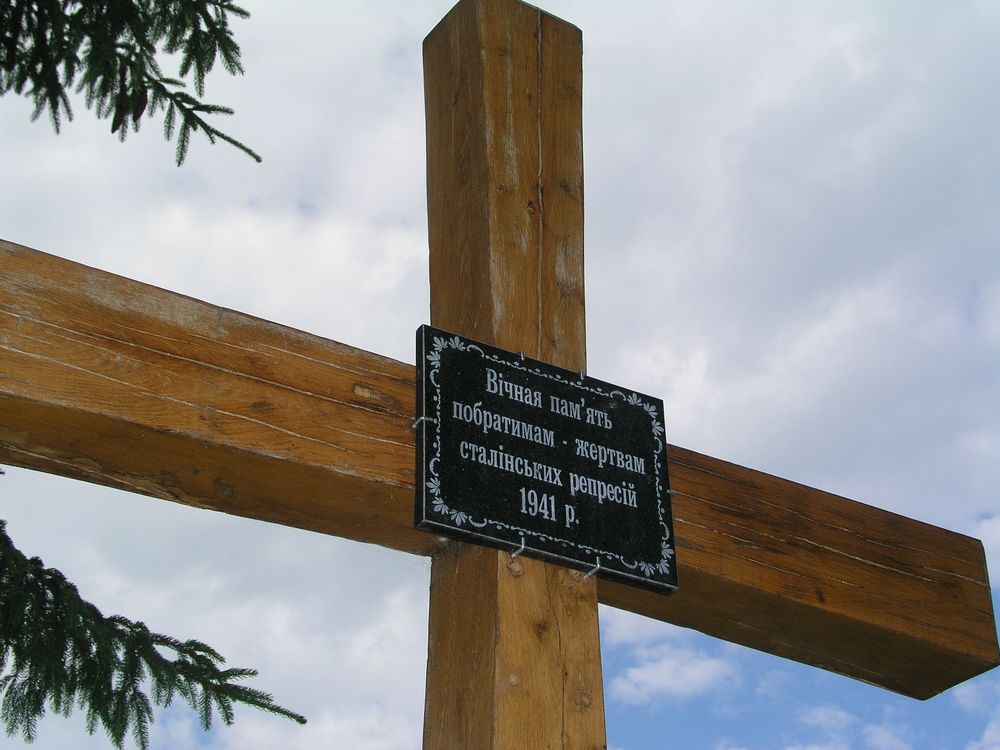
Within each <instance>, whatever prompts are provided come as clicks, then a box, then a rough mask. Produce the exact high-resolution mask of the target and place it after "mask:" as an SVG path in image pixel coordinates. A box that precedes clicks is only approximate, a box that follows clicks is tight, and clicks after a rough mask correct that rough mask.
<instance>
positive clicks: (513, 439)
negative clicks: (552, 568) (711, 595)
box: [416, 325, 677, 590]
mask: <svg viewBox="0 0 1000 750" xmlns="http://www.w3.org/2000/svg"><path fill="white" fill-rule="evenodd" d="M416 428H417V482H416V484H417V491H416V524H417V527H418V528H420V529H425V530H427V531H432V532H434V533H439V534H442V535H444V536H449V537H453V538H456V539H461V540H463V541H467V542H473V543H478V544H485V545H488V546H491V547H497V548H500V549H506V550H509V551H511V552H516V551H518V550H521V551H522V552H523V554H525V555H530V556H532V557H539V558H543V559H548V560H551V561H554V562H557V563H560V564H562V565H566V566H569V567H574V568H578V569H583V570H587V571H595V572H596V574H597V575H599V576H601V577H604V578H610V579H617V580H621V581H624V582H627V583H631V584H634V585H639V586H644V587H649V588H655V589H657V590H664V589H666V590H674V589H676V588H677V568H676V565H675V564H674V554H675V549H674V542H673V521H672V518H671V510H670V483H669V477H668V471H667V443H666V437H665V433H664V418H663V402H662V401H661V400H659V399H655V398H651V397H649V396H646V395H643V394H641V393H636V392H635V391H632V390H629V389H627V388H621V387H619V386H615V385H611V384H610V383H605V382H603V381H600V380H596V379H594V378H590V377H585V376H582V375H581V374H580V373H575V372H571V371H569V370H564V369H562V368H559V367H554V366H552V365H548V364H546V363H544V362H539V361H537V360H534V359H530V358H527V357H524V356H523V355H520V354H516V353H511V352H507V351H504V350H502V349H497V348H496V347H493V346H488V345H486V344H482V343H479V342H476V341H472V340H470V339H466V338H463V337H461V336H456V335H455V334H451V333H446V332H444V331H441V330H438V329H436V328H431V327H430V326H426V325H425V326H421V327H420V328H418V329H417V423H416Z"/></svg>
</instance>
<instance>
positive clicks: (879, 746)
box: [864, 724, 912, 750]
mask: <svg viewBox="0 0 1000 750" xmlns="http://www.w3.org/2000/svg"><path fill="white" fill-rule="evenodd" d="M904 731H905V730H904V729H902V728H899V727H890V726H887V725H885V724H879V725H874V724H872V725H869V726H866V727H865V729H864V738H865V742H866V743H867V745H868V747H870V748H871V749H872V750H912V746H911V745H910V744H909V743H908V742H906V741H905V740H904V739H903V738H902V737H900V734H902V733H903V732H904Z"/></svg>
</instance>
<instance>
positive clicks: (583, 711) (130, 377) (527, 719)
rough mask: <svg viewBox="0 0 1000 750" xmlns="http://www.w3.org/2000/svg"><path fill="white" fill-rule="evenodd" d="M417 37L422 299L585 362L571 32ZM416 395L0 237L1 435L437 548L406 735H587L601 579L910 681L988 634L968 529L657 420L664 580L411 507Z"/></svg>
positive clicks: (521, 22)
mask: <svg viewBox="0 0 1000 750" xmlns="http://www.w3.org/2000/svg"><path fill="white" fill-rule="evenodd" d="M424 61H425V88H426V91H425V95H426V108H427V143H428V206H429V207H428V210H429V217H430V282H431V292H432V293H431V323H432V324H433V325H435V326H438V327H441V328H445V329H448V330H452V331H455V332H456V333H461V334H464V335H467V336H469V337H472V338H477V339H479V340H483V341H486V342H490V343H495V344H497V345H499V346H502V347H504V348H507V349H510V350H514V351H524V352H525V353H526V354H530V355H531V356H533V357H536V358H539V359H544V360H547V361H549V362H552V363H554V364H557V365H561V366H564V367H568V368H572V369H574V370H582V369H583V368H584V366H585V364H586V362H585V360H586V356H585V332H584V294H583V292H584V284H583V167H582V139H581V130H582V127H581V86H582V74H581V35H580V32H579V31H578V30H577V29H576V28H574V27H572V26H570V25H569V24H566V23H565V22H563V21H560V20H558V19H556V18H553V17H551V16H548V15H546V14H544V13H542V12H540V11H538V10H537V9H535V8H532V7H530V6H527V5H524V4H521V3H519V2H516V0H462V1H461V2H460V3H459V4H458V5H457V6H456V7H455V8H454V9H453V10H452V11H451V12H450V13H449V14H448V15H447V17H446V18H445V19H444V20H443V21H442V22H441V24H440V25H439V26H438V27H437V28H436V29H435V30H434V31H433V32H432V33H431V34H430V35H429V36H428V38H427V39H426V41H425V45H424ZM417 322H420V321H415V323H414V327H416V323H417ZM413 413H414V370H413V368H412V367H411V366H409V365H405V364H402V363H399V362H395V361H392V360H389V359H386V358H383V357H380V356H378V355H376V354H372V353H369V352H366V351H362V350H359V349H355V348H352V347H349V346H345V345H343V344H339V343H336V342H334V341H328V340H324V339H321V338H318V337H316V336H311V335H309V334H306V333H302V332H300V331H295V330H292V329H289V328H285V327H283V326H280V325H278V324H276V323H269V322H266V321H262V320H259V319H256V318H253V317H250V316H247V315H243V314H240V313H237V312H233V311H231V310H226V309H222V308H218V307H214V306H212V305H209V304H206V303H204V302H199V301H196V300H193V299H190V298H187V297H183V296H181V295H178V294H174V293H172V292H168V291H164V290H161V289H156V288H153V287H150V286H146V285H144V284H140V283H138V282H135V281H130V280H128V279H123V278H120V277H117V276H114V275H112V274H108V273H105V272H102V271H98V270H95V269H92V268H87V267H85V266H81V265H78V264H75V263H71V262H69V261H66V260H62V259H59V258H56V257H53V256H49V255H46V254H44V253H40V252H37V251H34V250H30V249H28V248H25V247H21V246H18V245H15V244H12V243H9V242H2V241H0V462H3V463H7V464H11V465H15V466H22V467H27V468H32V469H38V470H41V471H46V472H50V473H54V474H60V475H63V476H68V477H74V478H78V479H84V480H87V481H90V482H96V483H98V484H103V485H108V486H111V487H117V488H119V489H125V490H130V491H133V492H137V493H141V494H145V495H151V496H153V497H159V498H164V499H167V500H173V501H176V502H179V503H183V504H186V505H192V506H196V507H201V508H210V509H213V510H219V511H223V512H226V513H233V514H236V515H241V516H246V517H250V518H256V519H260V520H263V521H268V522H274V523H281V524H287V525H290V526H296V527H299V528H303V529H309V530H312V531H318V532H323V533H327V534H333V535H336V536H341V537H345V538H348V539H355V540H358V541H362V542H368V543H373V544H379V545H383V546H386V547H391V548H394V549H397V550H402V551H405V552H410V553H413V554H418V555H430V556H432V558H433V565H432V572H431V599H430V601H431V605H430V639H429V657H428V668H427V698H426V701H427V702H426V711H425V729H424V746H425V747H427V748H501V747H503V748H508V747H509V748H526V747H533V748H534V747H538V748H602V747H604V746H605V744H606V743H605V732H604V710H603V694H602V685H601V661H600V650H599V640H598V623H597V603H598V601H600V602H603V603H606V604H609V605H611V606H614V607H620V608H623V609H627V610H631V611H633V612H637V613H640V614H643V615H646V616H649V617H653V618H656V619H660V620H664V621H667V622H672V623H676V624H679V625H682V626H685V627H691V628H695V629H697V630H700V631H703V632H705V633H708V634H711V635H715V636H718V637H720V638H724V639H726V640H729V641H733V642H736V643H740V644H744V645H747V646H750V647H753V648H756V649H760V650H763V651H767V652H770V653H773V654H778V655H780V656H785V657H788V658H791V659H795V660H798V661H801V662H805V663H808V664H812V665H815V666H818V667H821V668H824V669H828V670H832V671H834V672H838V673H841V674H844V675H849V676H851V677H855V678H858V679H861V680H864V681H867V682H870V683H874V684H876V685H880V686H882V687H885V688H888V689H890V690H894V691H896V692H899V693H903V694H906V695H910V696H914V697H917V698H927V697H930V696H932V695H935V694H936V693H938V692H940V691H942V690H944V689H946V688H948V687H950V686H952V685H955V684H957V683H959V682H961V681H963V680H966V679H968V678H970V677H972V676H974V675H976V674H979V673H980V672H983V671H985V670H987V669H989V668H991V667H993V666H995V665H996V664H997V663H998V660H1000V659H998V649H997V640H996V631H995V627H994V621H993V612H992V604H991V599H990V590H989V583H988V579H987V573H986V567H985V560H984V554H983V548H982V544H981V543H980V542H978V541H977V540H974V539H970V538H968V537H965V536H962V535H959V534H955V533H952V532H949V531H945V530H942V529H938V528H934V527H931V526H928V525H926V524H923V523H920V522H917V521H913V520H909V519H906V518H903V517H900V516H897V515H894V514H892V513H889V512H886V511H882V510H878V509H875V508H871V507H868V506H866V505H862V504H860V503H856V502H853V501H850V500H846V499H844V498H840V497H836V496H833V495H830V494H828V493H825V492H822V491H819V490H815V489H810V488H808V487H804V486H802V485H799V484H796V483H794V482H790V481H787V480H784V479H779V478H776V477H773V476H769V475H766V474H763V473H761V472H757V471H754V470H751V469H746V468H742V467H739V466H735V465H733V464H730V463H727V462H725V461H722V460H720V459H717V458H712V457H709V456H705V455H701V454H698V453H695V452H693V451H690V450H686V449H684V448H680V447H678V446H670V447H669V457H670V471H671V482H672V486H673V487H674V489H675V490H676V492H677V493H678V494H677V496H676V497H675V499H674V518H675V528H676V535H677V546H678V557H677V561H678V566H679V579H680V590H679V592H678V593H676V594H675V595H673V596H664V595H662V594H657V593H651V592H650V591H647V590H645V589H637V588H631V587H629V586H626V585H623V584H620V583H610V582H607V581H598V580H597V579H595V578H591V579H584V578H583V577H582V576H581V575H580V574H579V573H578V572H574V571H570V570H566V569H562V568H558V567H555V566H553V565H549V564H544V563H540V562H537V561H535V560H531V559H525V558H523V557H521V558H518V559H517V560H512V559H511V557H510V555H509V554H508V553H506V552H497V551H495V550H491V549H486V548H481V547H473V546H467V545H463V544H458V543H449V542H446V541H445V540H443V539H440V538H437V537H435V536H433V535H429V534H426V533H423V532H420V531H416V530H415V529H414V528H413V502H414V486H413V485H414V450H413V433H412V431H411V423H412V421H413Z"/></svg>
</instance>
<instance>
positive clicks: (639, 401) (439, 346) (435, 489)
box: [426, 336, 674, 578]
mask: <svg viewBox="0 0 1000 750" xmlns="http://www.w3.org/2000/svg"><path fill="white" fill-rule="evenodd" d="M432 338H433V347H432V349H431V351H430V352H429V353H428V354H427V355H426V359H427V362H428V363H430V370H429V372H428V375H427V377H428V380H429V381H430V382H431V384H432V385H433V386H434V387H435V388H436V389H437V390H436V392H435V398H434V402H435V407H434V409H435V414H434V420H433V421H434V425H435V426H436V429H435V432H434V440H433V449H434V457H433V458H432V459H431V460H430V462H429V463H428V465H427V473H428V477H429V478H428V479H427V482H426V491H427V492H428V493H429V494H430V495H431V498H432V500H431V507H432V509H433V510H434V512H436V513H438V514H440V515H442V516H445V517H447V518H448V519H450V520H451V522H452V523H454V524H455V526H458V527H461V526H463V525H465V524H469V526H471V527H473V528H476V529H482V528H485V527H487V526H492V527H494V528H497V529H504V530H507V531H514V532H517V533H518V534H521V535H522V536H524V537H529V536H530V537H535V538H538V539H543V540H546V541H550V542H557V543H559V544H562V545H563V546H568V547H574V548H576V549H579V550H583V551H586V552H589V553H591V555H592V556H594V557H601V556H603V557H605V558H608V559H615V560H618V561H619V562H620V563H621V564H622V565H623V566H624V567H626V568H628V569H629V570H639V571H641V572H642V574H643V575H644V576H646V577H647V578H650V577H652V576H654V575H657V574H660V575H669V574H670V572H671V558H672V557H673V556H674V550H673V549H671V547H670V527H669V526H668V525H667V522H666V519H665V518H664V504H663V497H664V488H663V486H662V484H661V483H660V476H661V471H660V469H661V462H662V460H663V456H664V452H665V442H664V438H665V430H664V426H663V422H662V420H661V419H660V415H659V413H658V410H657V408H656V405H655V404H652V403H649V402H648V401H645V400H643V398H642V397H641V396H640V395H639V394H637V393H634V392H627V393H626V392H624V391H621V390H618V389H615V390H612V391H606V390H604V389H602V388H600V387H598V386H596V385H594V384H592V383H586V382H585V381H584V380H583V376H582V374H581V375H580V379H579V380H568V379H566V378H563V377H562V376H561V375H560V374H559V373H552V372H547V371H544V370H540V369H538V368H532V367H529V366H527V365H526V364H525V362H524V361H521V360H518V359H516V358H515V359H506V358H504V357H501V356H498V355H495V354H491V353H487V352H485V351H483V349H481V348H480V347H479V346H477V345H476V344H474V343H467V342H465V341H463V340H462V338H461V337H459V336H451V337H445V336H433V337H432ZM445 349H456V350H458V351H475V352H478V353H479V354H480V356H482V357H483V358H484V359H486V360H489V361H491V362H496V363H498V364H502V365H505V366H507V367H513V368H515V369H518V370H523V371H525V372H530V373H532V374H534V375H540V376H542V377H545V378H548V379H550V380H555V381H557V382H559V383H562V384H564V385H569V386H572V387H574V388H579V389H581V390H585V391H589V392H591V393H595V394H598V395H600V396H604V397H610V398H620V399H622V400H623V401H625V403H627V404H629V405H630V406H638V407H640V408H642V409H643V410H644V411H645V412H646V414H647V415H648V416H649V419H650V429H651V430H652V433H653V440H654V442H655V444H656V449H655V450H654V452H653V460H654V463H655V467H654V472H653V475H654V477H655V481H656V500H657V503H656V509H657V514H658V516H659V521H660V528H661V529H662V532H663V538H662V542H661V549H660V554H661V557H660V559H659V560H657V561H655V562H650V561H646V560H626V559H624V558H623V557H622V556H621V555H620V554H618V553H615V552H611V551H609V550H603V549H595V548H594V547H590V546H589V545H585V544H580V543H578V542H574V541H572V540H569V539H562V538H561V537H555V536H551V535H548V534H544V533H542V532H539V531H533V530H531V529H525V528H522V527H520V526H515V525H511V524H506V523H503V522H502V521H494V520H492V519H489V518H486V519H476V518H473V517H472V516H470V515H469V514H468V513H465V512H464V511H460V510H455V509H453V508H450V507H448V504H447V502H446V501H445V499H444V497H442V489H441V478H440V476H439V475H438V473H437V468H436V467H437V464H438V461H439V460H440V459H441V434H440V432H441V424H442V414H441V385H440V383H438V382H437V379H436V378H437V375H438V372H439V370H440V368H441V353H442V352H443V351H444V350H445Z"/></svg>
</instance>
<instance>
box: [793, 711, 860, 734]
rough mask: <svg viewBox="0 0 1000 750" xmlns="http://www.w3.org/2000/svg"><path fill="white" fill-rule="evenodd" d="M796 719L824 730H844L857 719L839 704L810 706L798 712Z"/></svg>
mask: <svg viewBox="0 0 1000 750" xmlns="http://www.w3.org/2000/svg"><path fill="white" fill-rule="evenodd" d="M798 719H799V721H800V722H801V723H803V724H805V725H806V726H808V727H813V728H815V729H821V730H823V731H825V732H831V733H832V732H845V731H847V730H848V729H850V727H851V725H852V724H854V722H855V721H857V719H855V717H854V716H852V715H851V714H849V713H848V712H847V711H845V710H844V709H842V708H840V707H839V706H833V705H822V706H812V707H810V708H807V709H804V710H803V711H801V712H800V713H799V716H798Z"/></svg>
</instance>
